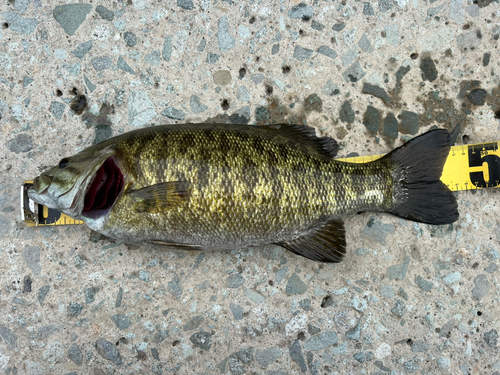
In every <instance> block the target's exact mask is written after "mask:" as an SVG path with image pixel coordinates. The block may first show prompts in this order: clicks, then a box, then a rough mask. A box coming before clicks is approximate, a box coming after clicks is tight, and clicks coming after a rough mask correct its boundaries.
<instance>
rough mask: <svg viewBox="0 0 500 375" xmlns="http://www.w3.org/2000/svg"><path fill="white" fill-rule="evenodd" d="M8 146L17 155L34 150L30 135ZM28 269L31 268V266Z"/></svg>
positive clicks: (25, 135)
mask: <svg viewBox="0 0 500 375" xmlns="http://www.w3.org/2000/svg"><path fill="white" fill-rule="evenodd" d="M6 146H7V148H8V149H9V150H10V151H12V152H15V153H16V154H20V153H23V152H28V151H31V150H33V138H32V137H31V135H29V134H25V133H21V134H18V135H16V136H15V137H14V138H12V139H10V140H8V141H7V144H6ZM23 254H24V253H23ZM23 257H24V256H23ZM38 261H39V260H38ZM28 267H30V268H31V266H30V265H29V264H28ZM38 273H40V271H38Z"/></svg>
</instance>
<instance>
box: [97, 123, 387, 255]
mask: <svg viewBox="0 0 500 375" xmlns="http://www.w3.org/2000/svg"><path fill="white" fill-rule="evenodd" d="M223 130H224V129H216V130H214V129H212V128H210V127H203V126H199V127H198V128H193V129H189V130H182V129H181V130H169V131H152V132H149V133H148V134H146V135H143V136H141V137H136V138H133V139H124V140H123V141H122V142H119V143H118V144H117V145H116V150H117V155H118V157H122V158H123V159H124V164H125V165H133V164H134V163H137V165H138V167H137V171H136V172H135V173H134V177H135V181H133V186H134V188H135V189H140V188H142V187H145V186H149V185H155V184H158V183H161V182H164V181H176V180H178V179H179V174H182V177H183V179H185V180H187V181H190V182H191V183H192V190H191V193H190V194H191V196H190V200H189V202H186V204H182V205H179V206H176V207H173V208H171V209H168V210H167V211H166V212H165V211H163V212H162V213H161V214H154V213H152V214H148V215H150V217H149V218H148V220H146V221H142V222H137V221H136V220H137V219H136V217H137V214H136V213H135V212H134V203H133V202H132V201H130V202H127V199H126V196H124V197H123V198H122V200H121V201H119V202H118V203H117V204H116V205H115V208H114V209H113V213H112V214H111V215H110V217H109V219H108V221H107V223H106V225H105V226H104V227H103V228H102V230H104V231H106V232H108V233H109V234H111V235H113V234H114V235H117V234H118V233H116V232H115V231H116V229H115V228H118V227H122V228H126V230H127V232H129V231H130V229H129V228H136V229H134V232H135V233H133V234H132V236H133V237H134V238H135V239H137V238H141V237H146V236H147V237H151V234H152V233H155V234H154V236H156V237H158V239H160V238H164V237H165V230H167V229H168V235H169V240H170V241H169V242H175V243H190V242H193V238H195V239H196V241H199V242H198V243H200V241H201V243H202V245H203V247H204V248H222V247H223V248H234V247H238V246H241V245H243V244H245V243H248V241H251V243H252V244H254V245H259V244H264V243H269V242H273V241H276V240H277V239H283V238H293V237H295V236H297V233H307V232H308V231H310V230H311V228H312V227H315V226H316V225H317V223H318V222H321V221H324V220H325V219H327V218H329V217H334V216H339V215H342V214H345V213H347V212H352V211H361V210H366V209H371V210H384V209H386V208H387V207H389V206H390V204H391V200H392V196H391V194H390V192H391V191H392V190H391V189H392V179H391V176H390V173H383V170H382V169H381V168H380V166H378V165H377V164H366V165H363V164H350V163H342V162H337V161H334V160H332V159H327V158H325V157H320V155H310V154H306V153H304V152H301V151H300V150H288V151H287V152H286V153H283V152H279V150H278V149H279V148H282V147H284V146H283V145H281V144H280V143H278V142H277V141H276V140H275V139H268V138H266V137H262V136H261V137H260V138H257V137H256V136H254V137H249V136H248V134H243V135H241V134H240V133H237V132H233V133H225V132H223ZM257 130H258V129H257ZM255 133H256V134H255V135H258V132H255ZM187 137H190V138H191V139H192V140H191V141H190V142H189V143H190V144H191V145H192V146H191V147H190V148H188V149H186V148H185V147H183V144H184V143H185V142H186V138H187ZM285 155H286V158H285ZM152 161H154V162H152ZM200 169H205V171H204V172H203V173H200ZM199 176H203V178H201V179H200V178H199ZM367 191H375V192H376V194H370V195H366V192H367ZM134 221H136V222H135V223H134ZM152 221H154V222H155V225H154V227H151V222H152ZM214 234H216V235H215V236H214ZM120 235H122V234H121V233H120ZM123 235H124V234H123ZM154 236H153V237H154Z"/></svg>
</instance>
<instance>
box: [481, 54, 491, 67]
mask: <svg viewBox="0 0 500 375" xmlns="http://www.w3.org/2000/svg"><path fill="white" fill-rule="evenodd" d="M490 58H491V53H490V52H486V53H485V54H484V55H483V66H488V65H489V64H490Z"/></svg>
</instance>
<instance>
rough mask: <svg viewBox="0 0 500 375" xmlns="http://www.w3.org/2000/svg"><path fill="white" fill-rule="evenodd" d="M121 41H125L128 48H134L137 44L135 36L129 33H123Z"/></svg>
mask: <svg viewBox="0 0 500 375" xmlns="http://www.w3.org/2000/svg"><path fill="white" fill-rule="evenodd" d="M123 40H125V43H127V46H129V47H134V46H135V45H136V44H137V36H136V35H135V34H134V33H133V32H130V31H127V32H125V34H124V35H123Z"/></svg>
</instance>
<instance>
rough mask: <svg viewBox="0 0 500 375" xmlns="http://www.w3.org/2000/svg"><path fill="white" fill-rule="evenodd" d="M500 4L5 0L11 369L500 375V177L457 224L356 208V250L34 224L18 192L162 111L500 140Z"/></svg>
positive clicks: (1, 303)
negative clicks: (116, 235) (186, 248)
mask: <svg viewBox="0 0 500 375" xmlns="http://www.w3.org/2000/svg"><path fill="white" fill-rule="evenodd" d="M499 9H500V5H499V3H498V1H491V2H490V1H489V0H479V1H474V2H472V1H462V0H451V1H446V0H430V1H423V0H394V1H392V0H380V1H379V2H378V3H376V2H359V1H350V0H348V1H338V0H336V1H320V0H315V1H311V2H308V3H307V4H299V3H297V2H293V1H280V2H277V1H248V2H245V1H239V0H238V1H236V0H224V1H223V0H218V1H217V0H201V1H195V0H177V1H152V0H128V2H127V1H122V0H119V1H115V2H111V1H105V2H92V3H90V2H89V3H88V4H84V3H79V4H77V3H71V4H64V2H62V1H46V0H43V1H42V0H33V1H31V0H20V1H17V0H15V1H7V0H2V2H1V4H0V22H1V24H2V28H0V87H1V90H0V114H1V120H0V130H1V132H0V148H1V152H0V170H1V174H0V176H1V177H0V178H1V181H0V284H1V290H0V337H1V338H0V371H1V372H2V373H4V374H29V375H35V374H37V375H40V374H71V375H74V374H78V375H81V374H93V375H102V374H170V373H178V374H193V373H197V374H201V373H207V374H221V373H223V374H228V373H231V374H244V373H248V374H268V375H271V374H272V375H278V374H279V375H284V374H299V373H310V374H329V373H337V374H389V373H390V374H410V373H416V374H463V375H467V374H497V375H498V374H499V373H500V358H499V354H498V353H499V344H498V331H499V329H500V327H499V325H500V318H499V313H500V307H499V302H500V301H499V290H500V286H499V271H498V265H499V263H500V259H499V258H500V254H499V240H500V223H499V220H498V216H497V212H498V193H497V192H496V191H495V190H484V191H479V192H474V193H471V192H460V193H458V194H457V196H458V201H459V206H460V213H461V218H460V220H459V221H458V222H457V223H455V224H453V225H448V226H444V227H431V226H427V225H420V224H416V223H413V222H409V221H405V220H400V219H398V218H395V217H392V216H390V215H388V214H373V213H364V214H361V215H354V216H351V217H347V218H346V228H347V232H348V256H347V258H346V259H345V261H344V262H343V263H341V264H339V265H322V264H318V263H315V262H312V261H308V260H306V259H304V258H299V257H296V256H294V255H293V254H290V253H288V252H286V251H284V250H283V249H281V248H278V247H276V246H268V247H265V248H263V249H256V248H255V249H243V250H235V251H230V252H211V253H196V252H162V251H154V250H151V249H148V248H136V247H131V246H127V245H124V244H122V243H119V242H113V241H111V242H110V241H109V240H107V239H105V238H102V237H101V236H99V235H97V234H95V233H91V232H90V231H89V230H88V229H87V228H85V227H83V226H75V227H57V228H54V227H53V228H35V229H30V228H22V227H21V225H20V223H18V222H16V219H17V220H18V218H17V214H18V207H17V203H16V199H17V198H18V185H17V183H19V181H21V180H23V179H28V178H32V177H34V176H35V175H38V173H39V172H40V170H42V169H43V168H44V167H45V166H47V165H51V164H54V163H57V162H58V161H59V159H60V158H62V157H64V156H68V155H71V154H74V153H75V152H77V151H79V150H81V149H83V148H85V147H87V146H89V145H91V144H92V143H93V142H95V141H98V140H102V139H105V138H107V137H109V136H110V135H111V134H113V135H116V134H119V133H122V132H125V131H129V130H132V129H135V128H138V127H143V126H147V125H148V124H160V123H174V122H197V121H201V122H203V121H218V122H236V123H245V124H246V123H248V124H250V125H251V124H255V123H258V124H261V123H269V122H282V121H288V122H294V123H307V124H309V125H312V126H314V127H316V128H317V129H318V132H319V133H320V134H326V135H330V136H333V137H335V138H336V139H338V140H339V141H340V142H341V144H342V150H341V152H340V154H341V156H345V155H347V154H350V153H358V154H359V155H369V154H374V153H382V152H387V151H389V150H390V149H392V148H393V147H394V146H397V145H400V144H401V143H402V142H403V141H405V140H407V139H409V138H411V137H413V136H414V135H416V134H420V133H423V132H425V131H426V130H428V129H429V128H430V127H431V126H436V125H437V126H439V127H445V128H448V129H449V130H450V131H451V132H452V136H453V139H454V140H455V141H456V142H457V143H458V144H461V143H462V142H466V143H476V142H483V141H493V140H498V139H500V134H499V121H498V118H499V117H500V96H499V92H500V88H499V82H500V80H499V61H500V60H499V51H498V44H499V42H498V39H499V36H500V11H499ZM78 95H84V96H85V98H82V97H79V98H78V97H77V96H78ZM75 97H76V99H75ZM85 101H86V102H87V103H86V105H85ZM495 113H496V115H495ZM495 116H496V117H495Z"/></svg>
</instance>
